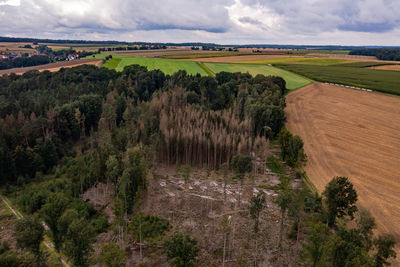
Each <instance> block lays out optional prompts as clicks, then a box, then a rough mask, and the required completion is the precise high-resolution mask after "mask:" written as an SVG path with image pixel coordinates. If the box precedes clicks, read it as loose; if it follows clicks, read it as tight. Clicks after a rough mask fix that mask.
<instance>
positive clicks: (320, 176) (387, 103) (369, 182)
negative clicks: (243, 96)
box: [286, 83, 400, 266]
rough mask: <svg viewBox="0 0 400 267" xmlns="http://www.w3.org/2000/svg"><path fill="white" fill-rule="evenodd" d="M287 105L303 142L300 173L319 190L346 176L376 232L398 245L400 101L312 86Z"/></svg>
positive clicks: (293, 95) (290, 122)
mask: <svg viewBox="0 0 400 267" xmlns="http://www.w3.org/2000/svg"><path fill="white" fill-rule="evenodd" d="M286 103H287V108H286V115H287V119H288V123H287V127H288V129H289V130H290V131H292V132H293V133H294V134H297V135H299V136H301V138H302V139H303V141H304V144H305V152H306V154H307V156H308V161H307V165H306V168H305V170H306V172H307V174H308V176H309V178H310V179H311V181H312V182H313V183H314V184H315V186H316V187H317V188H318V190H319V191H320V192H322V190H323V189H324V187H325V185H326V184H327V183H328V182H329V181H330V180H331V179H332V178H333V177H334V176H348V177H349V178H350V180H351V182H352V183H354V185H355V188H356V190H357V192H358V195H359V201H358V204H360V205H361V206H362V207H365V208H368V209H369V210H370V211H371V213H372V214H373V215H374V217H375V218H376V220H377V225H378V232H380V233H393V234H394V235H395V237H396V239H397V242H400V206H399V205H398V203H400V194H399V192H400V183H399V179H400V123H399V114H400V97H396V96H388V95H383V94H377V93H368V92H362V91H357V90H350V89H346V88H343V87H337V86H330V85H325V84H319V83H317V84H313V85H310V86H307V87H305V88H302V89H301V90H297V91H295V92H293V93H290V94H289V95H288V96H287V98H286ZM397 253H398V254H399V253H400V250H399V247H397ZM396 266H398V265H396Z"/></svg>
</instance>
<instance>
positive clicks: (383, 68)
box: [370, 65, 400, 71]
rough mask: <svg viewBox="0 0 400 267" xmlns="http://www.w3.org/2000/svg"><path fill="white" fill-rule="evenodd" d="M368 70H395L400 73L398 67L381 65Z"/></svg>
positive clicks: (399, 67) (399, 66)
mask: <svg viewBox="0 0 400 267" xmlns="http://www.w3.org/2000/svg"><path fill="white" fill-rule="evenodd" d="M370 69H376V70H396V71H400V65H381V66H373V67H370Z"/></svg>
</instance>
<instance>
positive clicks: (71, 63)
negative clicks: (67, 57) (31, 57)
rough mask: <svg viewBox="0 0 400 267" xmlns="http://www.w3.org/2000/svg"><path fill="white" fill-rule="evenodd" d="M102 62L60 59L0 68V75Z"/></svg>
mask: <svg viewBox="0 0 400 267" xmlns="http://www.w3.org/2000/svg"><path fill="white" fill-rule="evenodd" d="M101 62H102V60H101V59H79V60H74V61H62V62H56V63H50V64H45V65H39V66H32V67H25V68H14V69H7V70H0V76H1V75H4V74H11V73H15V74H18V75H20V74H24V73H25V72H28V71H31V70H38V71H45V70H48V71H51V72H53V71H59V70H60V69H61V68H72V67H76V66H80V65H85V64H88V65H96V66H98V65H100V64H101Z"/></svg>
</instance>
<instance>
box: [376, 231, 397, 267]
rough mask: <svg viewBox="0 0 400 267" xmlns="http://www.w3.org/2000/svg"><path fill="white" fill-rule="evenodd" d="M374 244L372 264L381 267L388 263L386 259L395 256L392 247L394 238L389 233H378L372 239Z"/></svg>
mask: <svg viewBox="0 0 400 267" xmlns="http://www.w3.org/2000/svg"><path fill="white" fill-rule="evenodd" d="M374 245H375V248H376V253H375V255H374V266H375V267H382V266H385V265H390V262H388V259H389V258H396V252H395V251H394V249H393V248H394V246H395V245H396V240H395V238H394V237H393V236H392V235H389V234H384V235H380V236H379V237H378V238H377V239H376V240H374Z"/></svg>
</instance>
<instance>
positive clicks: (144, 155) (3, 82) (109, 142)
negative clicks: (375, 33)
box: [0, 65, 395, 267]
mask: <svg viewBox="0 0 400 267" xmlns="http://www.w3.org/2000/svg"><path fill="white" fill-rule="evenodd" d="M285 93H286V87H285V81H284V80H283V79H282V78H280V77H265V76H263V75H257V76H255V77H252V76H251V75H250V74H248V73H227V72H221V73H218V74H217V75H216V77H215V78H214V77H209V76H205V77H202V76H200V75H194V76H193V75H187V73H186V72H185V71H179V72H177V73H175V74H173V75H165V74H164V73H163V72H161V71H159V70H153V71H148V70H147V69H146V68H145V67H141V66H138V65H132V66H128V67H125V69H124V70H123V71H122V72H116V71H114V70H108V69H105V68H97V67H95V66H86V65H84V66H79V67H75V68H70V69H62V70H60V71H58V72H53V73H51V72H49V71H44V72H40V73H39V72H38V71H30V72H27V73H25V74H23V75H21V76H18V75H15V74H11V75H8V76H2V77H0V184H1V186H2V193H3V194H4V195H6V196H7V197H9V198H10V199H12V200H13V202H14V203H15V204H16V205H17V206H18V208H19V209H20V210H21V211H22V212H23V213H24V214H25V217H24V218H22V219H20V220H18V221H17V223H16V226H15V229H14V230H13V231H15V236H16V244H17V245H16V247H10V245H9V244H8V243H6V242H4V243H2V244H1V246H0V265H1V266H46V265H50V266H53V265H54V266H55V265H56V264H58V265H59V264H60V262H61V264H62V260H63V255H66V256H67V257H68V260H69V261H70V263H71V264H72V265H73V266H89V265H95V264H100V266H124V265H125V264H126V265H128V266H131V265H132V266H133V265H134V264H137V265H139V264H142V265H141V266H146V264H148V265H147V266H154V265H161V264H162V263H165V262H169V263H170V264H171V265H172V266H220V265H221V264H222V265H225V266H250V265H254V266H258V265H259V264H262V263H263V264H268V265H269V266H283V265H287V264H289V263H291V264H292V265H293V266H377V267H378V266H384V265H385V264H387V262H388V259H390V258H392V257H395V252H394V250H393V247H394V245H395V241H394V239H393V237H392V236H390V235H382V236H379V237H374V236H373V232H372V231H373V229H374V227H375V222H374V219H373V218H372V216H371V215H370V214H369V213H368V212H367V211H364V210H361V211H358V208H357V206H356V201H357V193H356V191H355V189H354V188H353V186H352V184H351V183H350V182H349V180H348V178H346V177H335V178H334V179H333V180H332V181H331V183H329V184H328V185H327V187H326V189H325V191H324V192H323V195H322V196H319V195H318V194H316V193H315V192H312V191H311V190H309V189H308V188H307V187H306V186H305V185H301V179H300V178H301V177H303V176H304V173H303V171H302V169H301V167H302V166H303V164H305V162H306V160H307V157H306V155H305V154H304V151H303V142H302V140H301V139H300V138H299V137H298V136H294V135H292V134H291V133H290V132H289V131H288V130H286V129H285V128H284V125H285V114H284V108H285ZM273 151H275V152H273ZM276 151H277V152H276ZM266 168H267V169H268V171H267V170H266ZM171 170H172V171H173V170H175V173H174V174H173V175H171V176H169V175H168V173H169V172H171ZM173 172H174V171H173ZM211 173H214V174H215V175H217V176H218V177H219V179H221V180H220V181H218V180H217V181H218V183H220V184H223V187H222V188H218V189H217V190H220V189H221V190H220V192H218V194H220V195H223V196H224V197H223V198H222V199H220V200H218V199H216V198H215V197H209V196H204V195H199V194H194V193H191V191H190V190H191V187H195V186H196V183H202V182H203V183H204V184H202V186H205V185H206V184H208V185H210V184H209V182H210V181H209V180H210V176H211ZM271 173H272V174H271ZM196 175H197V176H199V177H200V176H202V177H203V176H204V178H196ZM269 176H273V177H276V179H278V183H276V184H274V185H268V184H265V183H264V180H265V179H267V178H268V177H269ZM160 177H161V178H160ZM221 177H223V179H222V178H221ZM181 178H182V180H181ZM258 181H260V183H263V184H262V185H260V186H255V184H256V182H258ZM296 181H299V183H300V186H295V184H296ZM213 183H215V184H217V183H216V182H213ZM212 186H214V185H212ZM173 188H177V189H176V190H175V191H174V192H175V193H173V192H172V191H171V190H172V189H173ZM205 188H207V187H205ZM232 188H235V193H234V194H235V195H236V192H238V194H237V195H238V198H237V200H236V199H235V198H234V199H233V200H232V196H231V195H232V194H233V193H232V192H233V190H232ZM168 190H170V191H168ZM202 190H203V194H205V193H206V191H207V190H205V189H202ZM246 190H249V192H250V193H248V194H247V193H246V192H247V191H246ZM228 192H231V195H230V194H229V193H228ZM178 194H179V196H182V199H179V197H178V196H177V195H178ZM163 195H166V196H165V197H166V198H162V196H163ZM171 196H173V197H174V198H173V199H172V200H171ZM193 197H197V198H195V199H194V200H193ZM93 198H95V199H98V200H99V201H100V200H102V201H103V200H104V202H105V203H104V204H101V205H100V208H99V206H96V205H94V204H93V202H92V199H93ZM167 198H168V199H169V200H168V201H167V200H166V199H167ZM157 200H158V201H157ZM229 201H231V202H229ZM214 202H215V203H214ZM210 203H211V204H210ZM218 203H220V204H218ZM221 203H222V204H221ZM157 205H158V206H157ZM107 207H108V208H107ZM146 207H147V208H146ZM157 207H159V208H158V209H157ZM271 207H272V208H271ZM274 207H275V209H273V208H274ZM107 209H109V210H107ZM196 209H198V210H200V212H207V213H205V215H204V214H203V213H195V212H196ZM209 210H211V213H210V214H211V215H210V214H209V213H208V212H209ZM215 213H217V215H216V214H215ZM201 214H203V215H201ZM185 216H187V217H185ZM209 216H211V217H210V218H211V219H210V218H209ZM182 218H185V219H188V220H189V221H180V219H182ZM353 218H357V220H356V223H355V225H356V226H355V227H353V228H348V227H347V226H346V221H348V220H352V219H353ZM0 220H1V217H0ZM207 220H208V221H207ZM198 221H205V222H206V223H205V224H201V225H200V226H199V227H204V228H198V227H197V224H196V223H197V222H198ZM42 222H44V223H45V225H46V229H45V228H44V227H43V223H42ZM278 222H279V223H278ZM191 225H196V227H193V229H194V230H193V231H191V232H188V231H185V230H184V229H186V228H184V227H189V226H191ZM268 229H274V231H273V233H269V234H265V231H268ZM275 230H276V231H275ZM275 233H276V235H275ZM107 235H109V236H111V237H110V238H108V239H106V240H107V242H104V243H102V242H101V240H102V239H101V238H106V236H107ZM45 236H48V237H49V238H50V240H51V241H52V242H53V244H54V248H55V250H56V251H57V252H58V255H59V259H58V260H59V262H57V258H55V263H54V260H52V259H53V258H54V255H51V253H49V252H45V250H44V249H43V248H42V247H41V246H40V243H41V242H42V241H43V240H44V239H45ZM48 237H47V238H48ZM99 240H100V241H99ZM134 246H136V247H137V248H138V249H137V250H136V251H137V252H135V253H136V254H134V253H132V252H130V250H128V248H130V247H134ZM17 250H19V251H21V253H18V252H16V251H17ZM271 251H272V252H271ZM128 252H129V253H130V254H129V253H128ZM128 255H138V257H137V261H134V262H133V261H131V258H132V257H133V256H130V257H131V258H130V259H128ZM266 255H271V257H267V256H266ZM145 259H146V261H145ZM228 263H230V264H233V265H228Z"/></svg>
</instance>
